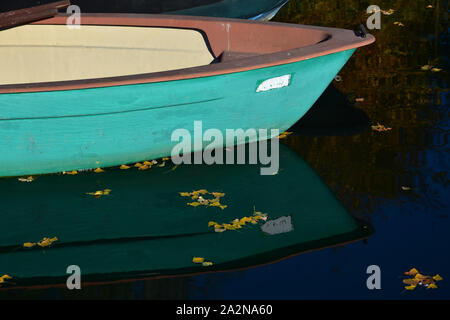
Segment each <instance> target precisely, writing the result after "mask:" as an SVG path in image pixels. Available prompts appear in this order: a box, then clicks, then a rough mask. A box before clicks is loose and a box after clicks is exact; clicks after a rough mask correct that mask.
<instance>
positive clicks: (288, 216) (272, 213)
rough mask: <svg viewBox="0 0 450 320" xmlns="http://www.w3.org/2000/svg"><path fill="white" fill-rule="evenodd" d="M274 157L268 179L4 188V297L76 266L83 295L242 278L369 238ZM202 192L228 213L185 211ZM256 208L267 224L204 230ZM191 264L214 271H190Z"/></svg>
mask: <svg viewBox="0 0 450 320" xmlns="http://www.w3.org/2000/svg"><path fill="white" fill-rule="evenodd" d="M280 147H281V148H280V171H279V173H278V174H277V175H271V176H261V175H260V167H259V166H257V165H228V166H222V165H212V166H207V165H196V166H183V165H182V166H180V167H177V168H176V167H173V166H170V165H169V164H167V166H164V167H161V168H160V167H155V168H152V169H150V170H148V171H140V170H138V169H136V168H131V169H129V170H120V169H110V170H108V171H107V172H105V173H101V174H95V173H92V172H89V173H88V172H86V173H80V174H78V175H75V176H67V175H46V176H40V177H37V179H36V180H35V181H33V182H32V183H24V182H20V181H18V180H17V179H12V178H8V179H0V192H1V194H2V195H3V196H4V199H5V200H3V201H2V203H3V205H2V206H3V210H2V219H3V220H4V221H7V224H8V227H7V228H5V229H4V231H3V232H2V234H1V235H0V243H1V246H0V266H1V270H2V272H5V273H7V274H9V275H12V276H13V277H14V280H13V281H14V286H12V288H11V289H10V290H7V291H6V292H5V291H3V292H1V291H0V297H14V292H20V290H18V289H17V287H22V286H27V287H29V286H42V285H44V286H46V285H51V284H54V285H57V284H63V285H64V284H65V281H66V279H67V274H66V269H67V267H68V266H69V265H72V264H76V265H79V266H80V268H81V271H82V276H83V285H84V286H86V285H87V284H88V283H90V282H96V283H98V282H105V281H106V282H110V281H117V280H124V279H130V278H131V279H136V278H151V277H167V276H171V275H184V274H196V273H205V272H208V273H209V272H218V271H227V270H234V269H242V268H248V267H252V266H255V265H261V264H267V263H272V262H274V261H278V260H280V259H284V258H286V257H288V256H292V255H296V254H299V253H302V252H307V251H311V250H318V249H321V248H325V247H330V246H336V245H342V244H344V243H348V242H353V241H357V240H361V239H364V238H367V237H369V236H370V235H371V234H372V232H373V229H372V227H371V226H370V224H368V223H366V222H363V221H360V220H355V219H354V218H353V217H352V216H351V215H350V214H349V213H348V212H347V211H346V210H345V209H344V208H343V207H342V206H341V204H340V203H339V202H338V201H337V200H336V199H335V197H334V196H333V194H332V193H331V192H330V190H329V189H328V187H327V186H326V185H325V184H324V183H323V182H322V181H321V179H320V178H319V177H318V176H317V175H316V174H315V173H314V171H313V170H312V169H311V168H310V167H309V166H308V165H307V164H306V163H305V162H304V161H303V160H302V159H301V158H300V157H299V156H298V155H297V154H296V153H295V152H293V151H291V150H290V149H289V148H288V147H286V146H284V145H281V146H280ZM225 152H227V151H225ZM237 181H239V187H238V188H237V186H236V183H237ZM62 186H63V187H62ZM274 186H276V187H274ZM106 188H109V189H111V190H112V191H111V193H110V194H109V195H107V196H103V197H100V198H95V197H93V196H91V195H88V194H86V193H87V192H92V191H96V190H104V189H106ZM200 189H207V190H209V191H211V192H223V193H225V196H224V197H223V198H221V200H220V202H221V204H222V205H227V208H225V209H223V210H222V209H221V208H220V207H203V206H198V207H192V206H189V205H187V203H190V202H192V201H194V200H192V199H190V197H182V196H181V195H180V194H179V192H192V191H193V190H200ZM203 196H204V197H205V198H207V196H208V194H206V195H203ZM254 207H256V210H258V211H259V210H261V211H263V212H264V213H267V214H268V218H267V219H268V220H267V221H263V219H261V220H260V221H259V222H258V223H252V222H250V221H247V223H246V224H245V225H243V226H242V228H239V229H237V230H227V231H225V232H219V233H217V232H214V228H213V227H209V226H208V223H209V222H210V221H215V222H218V223H220V224H223V223H231V222H232V221H233V220H234V219H242V218H244V217H251V216H253V212H254ZM54 236H57V237H58V241H57V242H56V243H54V245H52V246H51V247H49V248H41V247H39V246H34V247H33V248H24V247H23V244H24V243H27V242H37V241H39V240H41V239H42V238H43V237H49V238H52V237H54ZM193 257H204V258H205V259H206V260H207V261H211V262H213V265H212V266H202V265H201V264H200V265H198V264H197V265H196V264H194V263H193V262H192V259H193ZM163 281H169V282H170V281H175V282H176V280H163ZM124 285H125V286H127V287H128V286H134V285H135V284H124ZM87 287H89V286H88V285H87ZM15 288H16V289H15ZM175 288H176V290H178V287H175ZM4 289H5V288H4ZM11 290H12V291H11ZM16 290H17V291H16ZM36 292H37V291H32V292H31V293H30V296H34V294H36ZM66 292H67V291H66ZM87 292H90V291H89V290H87V291H86V290H83V295H84V294H88V293H87ZM172 293H173V292H172ZM67 294H69V293H67ZM25 296H27V294H25ZM88 296H89V294H88ZM88 296H87V297H88Z"/></svg>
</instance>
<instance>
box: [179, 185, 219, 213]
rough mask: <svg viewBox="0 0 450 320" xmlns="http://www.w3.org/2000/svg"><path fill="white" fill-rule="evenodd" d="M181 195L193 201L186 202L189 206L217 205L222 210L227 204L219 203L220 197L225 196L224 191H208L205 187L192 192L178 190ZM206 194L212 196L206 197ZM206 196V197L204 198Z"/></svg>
mask: <svg viewBox="0 0 450 320" xmlns="http://www.w3.org/2000/svg"><path fill="white" fill-rule="evenodd" d="M179 194H180V196H182V197H190V198H191V199H192V200H195V201H194V202H190V203H188V205H189V206H193V207H197V206H200V205H202V206H207V207H219V208H221V209H222V210H224V209H226V208H227V207H228V206H226V205H222V204H221V203H220V198H222V197H224V196H225V193H220V192H209V191H208V190H206V189H201V190H197V191H192V192H179ZM207 195H211V196H213V197H214V198H208V197H207ZM205 197H206V199H205Z"/></svg>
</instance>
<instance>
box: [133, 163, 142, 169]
mask: <svg viewBox="0 0 450 320" xmlns="http://www.w3.org/2000/svg"><path fill="white" fill-rule="evenodd" d="M134 166H135V167H136V168H139V167H142V166H143V164H142V163H140V162H136V163H135V164H134Z"/></svg>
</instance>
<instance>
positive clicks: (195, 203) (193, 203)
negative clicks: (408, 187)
mask: <svg viewBox="0 0 450 320" xmlns="http://www.w3.org/2000/svg"><path fill="white" fill-rule="evenodd" d="M199 205H200V203H199V202H190V203H188V206H192V207H197V206H199Z"/></svg>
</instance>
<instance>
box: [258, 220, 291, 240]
mask: <svg viewBox="0 0 450 320" xmlns="http://www.w3.org/2000/svg"><path fill="white" fill-rule="evenodd" d="M261 230H262V231H263V232H264V233H267V234H270V235H274V234H280V233H288V232H291V231H293V230H294V226H293V225H292V218H291V216H287V217H281V218H278V219H276V220H270V221H267V222H266V223H265V224H263V225H262V226H261Z"/></svg>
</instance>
